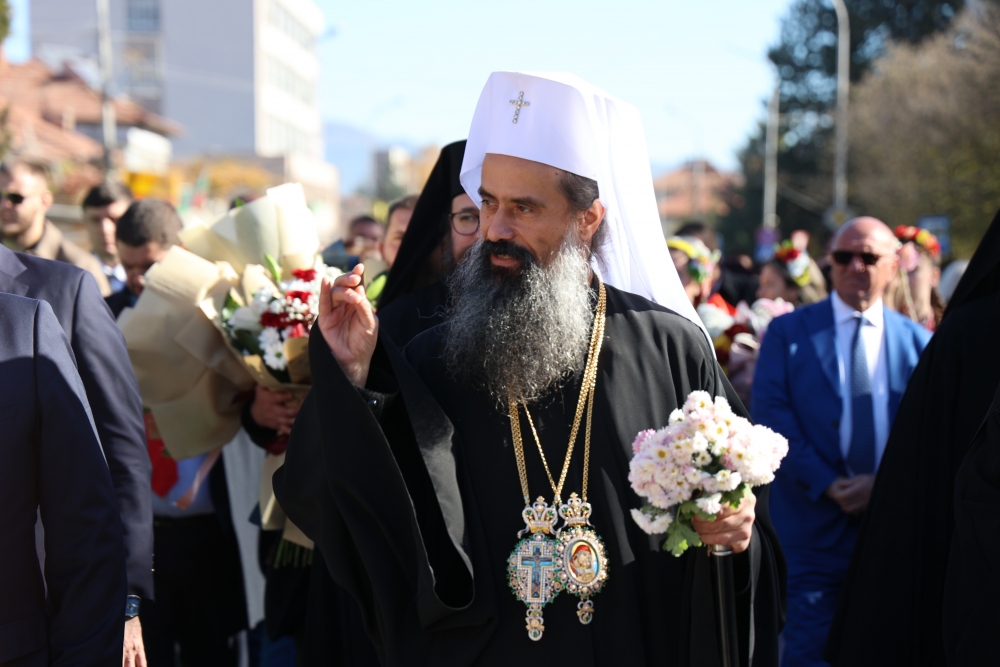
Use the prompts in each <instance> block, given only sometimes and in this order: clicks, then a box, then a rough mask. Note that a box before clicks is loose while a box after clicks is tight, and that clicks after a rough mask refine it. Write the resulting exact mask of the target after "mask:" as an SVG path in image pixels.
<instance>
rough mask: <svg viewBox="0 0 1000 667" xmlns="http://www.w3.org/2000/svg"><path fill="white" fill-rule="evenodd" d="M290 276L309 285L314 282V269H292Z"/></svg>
mask: <svg viewBox="0 0 1000 667" xmlns="http://www.w3.org/2000/svg"><path fill="white" fill-rule="evenodd" d="M292 275H293V276H295V277H296V278H298V279H299V280H304V281H306V282H307V283H311V282H312V281H314V280H316V269H292Z"/></svg>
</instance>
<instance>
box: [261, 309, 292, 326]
mask: <svg viewBox="0 0 1000 667" xmlns="http://www.w3.org/2000/svg"><path fill="white" fill-rule="evenodd" d="M260 323H261V325H262V326H265V327H274V328H275V329H284V328H285V327H287V326H288V315H286V314H285V313H272V312H271V311H267V312H265V313H263V314H261V316H260Z"/></svg>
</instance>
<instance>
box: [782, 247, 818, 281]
mask: <svg viewBox="0 0 1000 667" xmlns="http://www.w3.org/2000/svg"><path fill="white" fill-rule="evenodd" d="M774 259H776V260H777V261H779V262H781V263H782V264H783V265H784V267H785V269H787V270H788V275H790V276H791V277H792V280H794V281H795V284H796V285H798V286H799V287H805V286H806V285H808V284H809V281H810V280H811V279H812V277H811V276H810V275H809V264H810V262H809V255H808V254H806V253H804V252H802V251H801V250H799V249H798V248H796V247H795V246H793V245H792V242H791V241H787V240H786V241H784V242H783V243H782V244H781V245H779V246H775V247H774Z"/></svg>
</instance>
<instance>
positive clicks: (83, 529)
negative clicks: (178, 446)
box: [0, 286, 126, 667]
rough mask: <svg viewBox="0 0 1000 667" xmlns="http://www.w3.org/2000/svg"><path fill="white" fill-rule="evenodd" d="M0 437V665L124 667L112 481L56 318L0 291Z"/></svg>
mask: <svg viewBox="0 0 1000 667" xmlns="http://www.w3.org/2000/svg"><path fill="white" fill-rule="evenodd" d="M96 289H97V288H96V286H94V290H95V291H96ZM0 429H2V432H3V437H2V438H0V461H3V464H2V465H0V508H3V510H2V511H0V545H2V546H0V573H2V575H0V664H7V663H8V662H11V661H15V659H19V660H17V662H16V664H17V665H19V666H22V665H24V666H26V667H35V666H36V665H37V666H39V667H41V666H43V665H62V666H65V667H68V666H69V665H81V666H82V665H107V666H109V667H110V666H112V665H114V666H115V667H117V666H118V665H121V660H122V658H121V655H122V640H123V637H124V632H125V630H124V628H125V615H124V603H125V594H126V593H125V591H126V580H125V548H124V544H123V541H122V523H121V518H120V516H119V512H118V503H117V501H116V499H115V489H114V486H113V485H112V483H111V474H110V473H109V471H108V466H107V464H106V463H105V460H104V456H103V454H102V452H101V445H100V442H99V441H98V439H97V433H96V431H95V429H94V423H93V419H92V418H91V414H90V410H89V408H88V405H87V396H86V394H85V393H84V388H83V383H82V382H81V380H80V375H79V374H78V373H77V370H76V364H75V361H74V359H73V352H72V350H71V349H70V346H69V341H68V340H67V339H66V335H65V334H64V333H63V331H62V329H61V328H60V326H59V322H58V321H57V320H56V318H55V316H54V315H53V314H52V309H51V308H50V307H49V305H48V304H47V303H45V302H43V301H36V300H34V299H25V298H23V297H19V296H14V295H11V294H0ZM39 510H40V511H41V516H42V522H43V523H44V525H45V580H44V581H45V584H47V585H48V602H49V605H48V612H47V611H46V592H45V584H43V580H42V572H41V570H40V568H39V564H38V555H37V553H36V552H35V519H36V516H37V514H36V512H37V511H39Z"/></svg>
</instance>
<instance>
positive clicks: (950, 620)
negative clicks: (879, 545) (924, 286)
mask: <svg viewBox="0 0 1000 667" xmlns="http://www.w3.org/2000/svg"><path fill="white" fill-rule="evenodd" d="M998 598H1000V387H998V388H997V392H996V394H995V395H994V398H993V405H992V406H990V410H989V412H988V413H987V415H986V419H985V420H984V421H983V424H982V426H981V427H980V429H979V432H978V433H977V434H976V437H975V439H974V440H973V441H972V446H971V447H970V448H969V453H968V455H966V457H965V461H964V462H963V463H962V467H961V468H959V470H958V475H956V476H955V531H954V533H953V535H952V540H951V555H950V556H949V558H948V574H947V578H946V580H945V589H944V608H943V614H942V615H943V617H944V646H945V655H946V656H947V658H948V664H949V665H952V666H954V667H966V666H968V667H978V666H979V665H994V664H996V663H997V655H996V632H997V628H1000V605H998V604H997V599H998Z"/></svg>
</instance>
